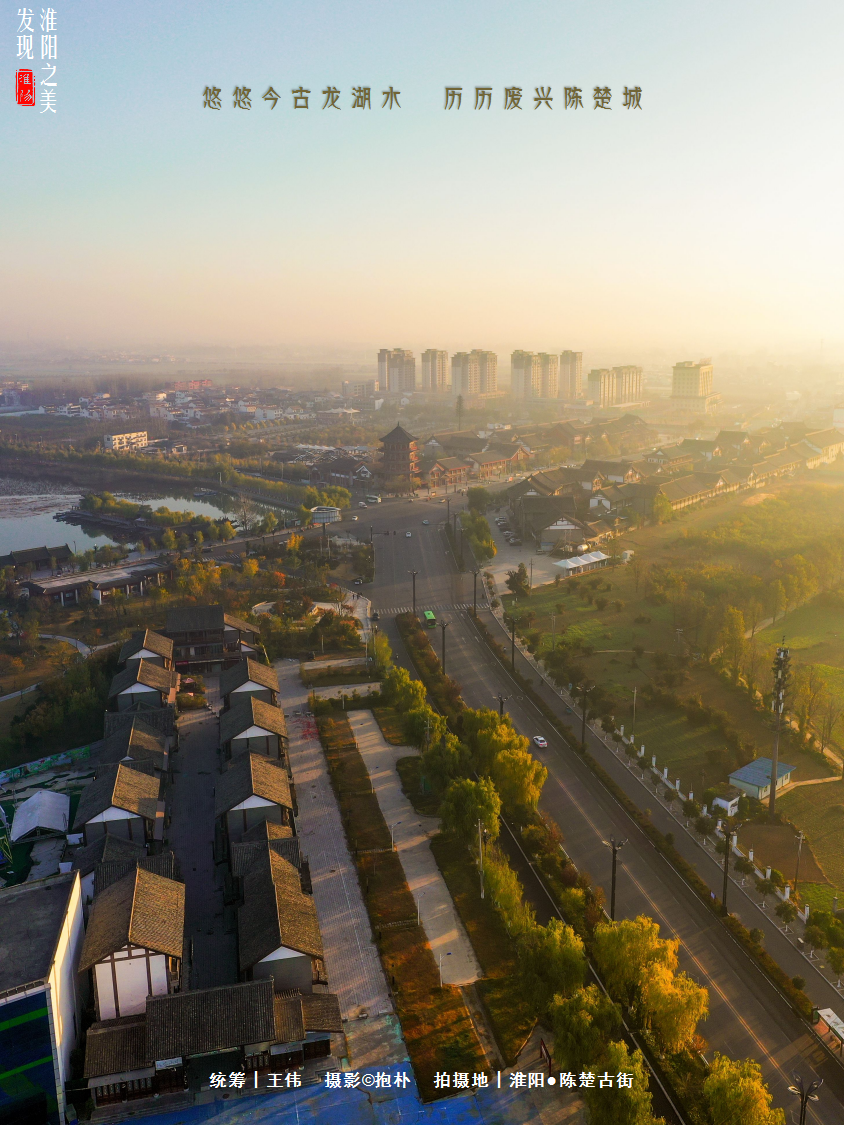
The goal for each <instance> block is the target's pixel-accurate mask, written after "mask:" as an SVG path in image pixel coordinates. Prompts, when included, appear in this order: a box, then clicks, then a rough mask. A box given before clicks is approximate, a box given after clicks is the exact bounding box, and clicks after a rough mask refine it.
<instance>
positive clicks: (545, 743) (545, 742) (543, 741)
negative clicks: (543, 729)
mask: <svg viewBox="0 0 844 1126" xmlns="http://www.w3.org/2000/svg"><path fill="white" fill-rule="evenodd" d="M533 741H534V743H536V745H537V747H547V746H548V740H547V739H544V738H543V737H542V736H541V735H534V737H533Z"/></svg>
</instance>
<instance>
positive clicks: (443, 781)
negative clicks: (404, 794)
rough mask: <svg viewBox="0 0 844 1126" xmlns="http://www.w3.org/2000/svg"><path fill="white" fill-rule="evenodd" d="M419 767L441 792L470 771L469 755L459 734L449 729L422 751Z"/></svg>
mask: <svg viewBox="0 0 844 1126" xmlns="http://www.w3.org/2000/svg"><path fill="white" fill-rule="evenodd" d="M419 767H420V770H421V772H422V774H423V775H424V776H425V778H426V779H427V780H428V781H429V782H430V784H431V786H432V787H433V789H434V790H435V792H436V793H440V794H441V793H442V792H443V791H444V790H446V789H448V786H449V785H450V783H451V782H452V781H453V780H454V779H455V778H461V777H464V776H465V775H466V774H467V773H468V771H469V755H468V752H467V750H466V747H465V745H464V744H463V743H461V742H460V740H459V739H458V738H457V736H456V735H452V734H451V732H450V731H447V732H446V733H445V734H444V735H443V736H442V738H441V739H439V740H438V741H437V742H431V743H430V744H429V745H428V747H427V749H426V750H424V751H423V752H422V756H421V758H420V760H419Z"/></svg>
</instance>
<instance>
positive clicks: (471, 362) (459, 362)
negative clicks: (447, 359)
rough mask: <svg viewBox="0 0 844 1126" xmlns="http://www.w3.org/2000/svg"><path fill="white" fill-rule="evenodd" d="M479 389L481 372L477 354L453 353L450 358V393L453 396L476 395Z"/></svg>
mask: <svg viewBox="0 0 844 1126" xmlns="http://www.w3.org/2000/svg"><path fill="white" fill-rule="evenodd" d="M480 389H481V372H480V366H479V364H478V357H477V353H475V352H455V353H454V355H453V356H452V357H451V391H452V394H453V395H477V394H478V392H479V391H480Z"/></svg>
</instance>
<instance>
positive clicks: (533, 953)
mask: <svg viewBox="0 0 844 1126" xmlns="http://www.w3.org/2000/svg"><path fill="white" fill-rule="evenodd" d="M519 962H520V968H521V971H522V975H523V983H524V988H525V992H526V993H527V995H528V996H529V997H530V998H531V1000H532V1002H533V1007H534V1009H535V1010H536V1011H537V1012H541V1013H544V1012H546V1011H547V1009H548V1007H549V1005H550V1004H551V1001H552V998H554V997H555V996H562V997H570V996H571V995H572V994H573V993H574V991H575V990H576V989H579V988H580V986H582V985H583V978H584V976H585V974H586V954H585V953H584V950H583V940H582V939H581V938H579V937H578V936H577V935H576V934H575V933H574V931H573V930H572V928H571V927H570V926H568V924H566V923H563V922H561V921H560V920H559V919H551V920H550V921H549V923H548V925H547V926H545V927H540V926H537V927H534V929H533V931H532V932H531V933H530V935H529V936H527V940H526V941H525V943H524V944H523V946H522V948H521V951H520V958H519Z"/></svg>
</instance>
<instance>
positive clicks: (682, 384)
mask: <svg viewBox="0 0 844 1126" xmlns="http://www.w3.org/2000/svg"><path fill="white" fill-rule="evenodd" d="M711 394H712V361H711V360H700V362H699V363H693V362H692V361H691V360H682V361H681V362H680V363H679V364H675V365H674V377H673V379H672V381H671V398H672V399H697V398H700V397H701V396H702V395H711Z"/></svg>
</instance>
